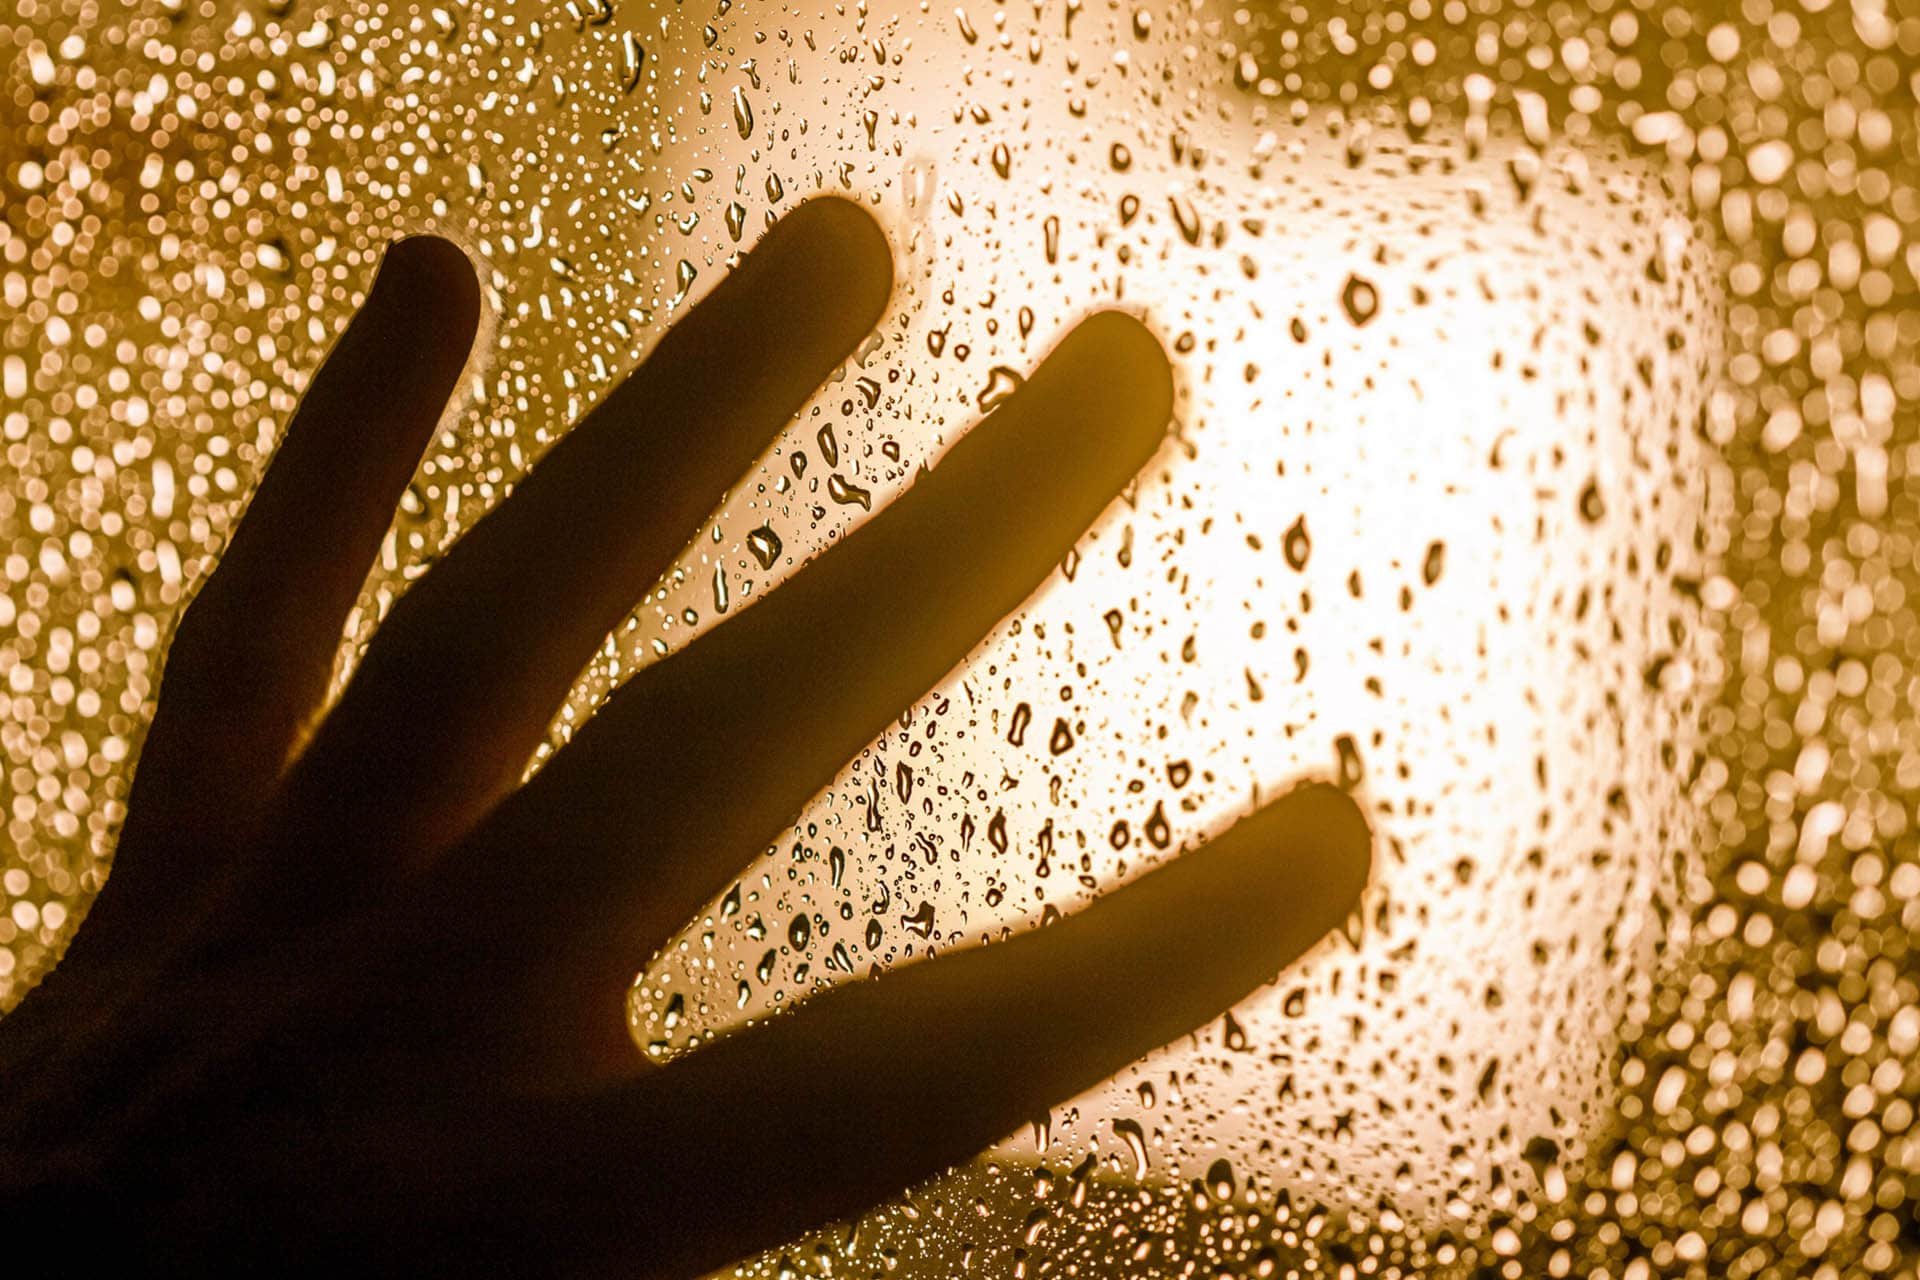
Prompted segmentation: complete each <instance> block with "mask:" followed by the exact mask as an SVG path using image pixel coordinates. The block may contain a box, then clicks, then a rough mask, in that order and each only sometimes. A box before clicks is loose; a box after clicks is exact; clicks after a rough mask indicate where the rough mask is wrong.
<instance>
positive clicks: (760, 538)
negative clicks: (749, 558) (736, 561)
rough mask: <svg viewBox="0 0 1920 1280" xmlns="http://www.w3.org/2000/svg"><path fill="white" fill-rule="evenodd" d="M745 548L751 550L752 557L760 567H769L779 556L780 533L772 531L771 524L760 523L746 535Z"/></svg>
mask: <svg viewBox="0 0 1920 1280" xmlns="http://www.w3.org/2000/svg"><path fill="white" fill-rule="evenodd" d="M747 550H749V551H751V552H753V558H754V560H755V561H757V562H758V563H759V565H760V567H761V568H762V569H771V568H773V566H774V562H775V561H777V560H778V559H779V558H780V535H779V534H777V533H775V532H774V531H773V526H772V525H765V524H763V525H761V526H760V527H759V528H758V529H755V530H754V531H753V532H752V533H749V534H748V535H747Z"/></svg>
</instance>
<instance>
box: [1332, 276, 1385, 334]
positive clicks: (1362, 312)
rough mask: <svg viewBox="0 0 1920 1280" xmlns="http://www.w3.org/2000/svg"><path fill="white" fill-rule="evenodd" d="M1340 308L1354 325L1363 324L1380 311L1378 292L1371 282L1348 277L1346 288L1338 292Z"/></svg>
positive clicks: (1356, 277)
mask: <svg viewBox="0 0 1920 1280" xmlns="http://www.w3.org/2000/svg"><path fill="white" fill-rule="evenodd" d="M1340 308H1341V310H1343V311H1345V312H1346V313H1347V319H1349V320H1351V321H1353V322H1354V324H1356V325H1362V324H1365V323H1366V322H1367V321H1369V320H1371V319H1373V317H1374V313H1375V312H1377V311H1379V309H1380V292H1379V290H1377V289H1375V288H1374V287H1373V284H1372V282H1370V281H1367V280H1362V279H1361V278H1360V277H1359V276H1348V277H1347V283H1346V286H1345V287H1344V288H1342V289H1341V290H1340Z"/></svg>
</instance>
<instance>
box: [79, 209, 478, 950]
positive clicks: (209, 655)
mask: <svg viewBox="0 0 1920 1280" xmlns="http://www.w3.org/2000/svg"><path fill="white" fill-rule="evenodd" d="M479 316H480V293H479V286H478V282H477V281H476V280H475V278H474V274H473V269H472V267H471V266H470V265H469V264H468V262H467V260H466V258H465V256H464V255H462V254H461V252H460V250H459V249H458V248H456V247H455V246H454V245H452V244H450V243H448V242H447V241H445V240H441V239H437V238H434V237H431V236H416V237H412V238H409V239H406V240H402V241H400V242H398V243H397V244H395V245H394V246H393V247H391V248H390V249H388V250H387V253H386V255H385V257H384V258H383V259H382V260H381V265H380V269H379V273H378V275H377V276H376V277H375V279H374V282H373V286H372V288H371V290H370V291H369V293H368V295H367V301H366V304H365V305H364V306H363V307H362V308H361V309H360V311H359V313H358V314H357V315H356V316H355V317H354V319H353V321H352V323H351V324H349V325H348V327H347V331H346V332H345V333H344V334H343V335H342V336H341V338H340V341H339V342H338V343H337V344H336V345H335V347H334V349H333V351H332V352H331V353H330V354H329V355H328V356H327V359H326V362H325V364H324V365H323V366H322V367H321V369H320V371H319V373H318V374H316V375H315V376H314V379H313V383H312V385H311V387H310V388H309V389H308V391H307V394H306V395H305V396H304V397H303V398H302V400H301V402H300V407H299V409H298V411H297V412H296V413H295V414H294V417H293V421H292V422H291V424H289V426H288V427H287V431H286V434H285V437H284V438H283V440H282V441H281V444H280V446H279V448H278V449H277V450H276V452H275V454H274V457H273V462H272V465H271V466H270V467H269V468H268V471H267V474H266V476H265V478H264V479H263V480H262V481H261V483H260V486H259V489H258V491H257V492H256V493H255V494H254V496H253V499H252V501H251V502H250V503H249V504H248V507H247V511H246V516H245V518H244V519H243V520H242V521H241V522H240V525H239V528H238V529H237V530H236V531H235V532H234V535H233V538H232V540H231V542H230V543H229V545H228V547H227V549H226V551H225V553H224V554H223V555H222V556H221V558H220V563H219V567H218V568H217V569H215V571H214V572H213V574H212V576H211V577H209V578H208V580H207V582H206V585H205V586H204V587H202V588H201V590H200V592H199V594H198V595H197V596H196V597H195V599H194V601H193V604H192V605H191V607H190V608H189V609H188V610H187V612H186V615H185V617H184V618H183V619H182V621H181V623H180V626H179V628H178V630H177V632H176V633H175V635H174V637H173V640H172V643H171V646H170V648H169V651H168V654H167V660H166V669H165V679H164V681H163V683H162V686H161V696H160V704H159V709H158V711H157V713H156V715H155V717H154V722H153V726H152V728H151V730H150V732H149V733H148V735H147V739H146V743H145V745H144V747H143V749H142V751H141V755H140V767H139V771H138V774H137V775H136V778H135V783H134V789H133V794H132V797H131V798H130V801H129V805H128V821H127V830H126V831H125V832H124V833H123V835H122V839H121V847H122V849H123V850H136V851H138V852H139V856H138V857H126V856H124V855H123V857H122V858H121V860H120V861H118V862H116V864H115V868H114V879H115V881H116V882H117V886H116V891H115V892H114V893H112V894H109V895H106V897H105V898H103V900H102V906H103V907H105V908H106V910H105V911H104V912H103V913H102V914H103V915H105V916H110V915H111V914H112V911H113V908H112V907H111V906H110V905H108V902H107V899H120V898H124V897H126V896H127V895H128V893H129V891H130V890H129V885H130V884H131V882H132V881H134V880H136V879H137V880H141V881H143V882H144V881H152V882H155V883H156V884H158V885H164V886H166V891H167V892H171V893H180V894H184V893H186V892H188V891H189V890H190V889H191V887H192V886H193V884H195V883H197V880H198V875H199V873H200V872H202V871H204V868H198V867H196V866H195V865H189V864H197V863H199V862H200V861H201V859H200V857H199V855H200V854H201V853H202V852H203V851H204V849H205V848H206V847H207V846H208V843H209V837H210V836H215V835H217V834H218V833H220V832H223V831H227V830H230V829H231V828H232V827H233V826H234V825H235V824H237V823H241V822H244V820H245V818H246V816H247V815H248V814H249V813H250V812H251V811H252V810H253V808H254V806H255V804H256V803H257V801H258V799H259V797H261V796H263V795H264V794H266V793H267V792H268V791H269V790H270V788H271V784H272V780H273V779H274V777H275V776H276V775H277V774H278V773H279V771H280V769H281V767H282V765H283V764H284V763H285V761H286V759H287V756H288V753H289V752H290V751H291V749H292V748H293V746H294V745H295V743H296V740H297V738H298V736H299V735H300V734H301V732H302V731H303V730H304V728H305V726H306V724H307V722H308V720H309V718H310V717H311V716H312V715H313V714H314V713H315V711H316V710H317V709H318V708H319V706H320V704H321V702H322V701H323V699H324V698H325V696H326V690H327V684H328V681H329V679H330V677H331V674H332V670H333V662H334V658H335V655H336V654H337V652H338V650H339V647H340V639H341V634H342V631H343V629H344V626H345V621H346V616H347V614H348V612H349V611H350V610H351V608H352V607H353V602H354V599H355V597H356V596H357V595H358V593H359V591H360V588H361V586H362V585H363V583H364V582H365V580H366V575H367V570H368V568H369V567H370V566H371V565H372V563H373V558H374V556H375V554H376V553H377V551H378V549H379V545H380V540H381V538H382V537H383V536H384V535H385V533H386V531H387V528H388V526H389V524H390V522H391V521H392V518H393V510H394V506H395V504H396V503H397V502H398V501H399V499H400V495H401V493H402V491H403V490H404V489H405V487H406V485H407V482H408V480H409V479H410V478H411V477H412V475H413V473H414V469H415V467H416V466H418V464H419V460H420V454H421V452H422V451H423V450H424V448H425V447H426V443H427V441H428V439H429V438H430V437H431V435H432V433H433V430H434V427H435V425H436V424H437V423H438V421H439V419H440V416H441V413H442V412H443V410H444V409H445V407H446V402H447V398H448V396H449V395H451V393H452V391H453V389H454V386H455V385H456V383H457V382H458V380H459V376H460V372H461V369H462V367H463V366H464V365H465V362H466V359H467V355H468V352H469V350H470V349H471V347H472V344H473V337H474V332H475V327H476V325H477V324H478V323H479ZM149 832H151V833H152V834H153V835H154V836H155V837H159V838H153V839H149V838H147V836H148V833H149ZM165 848H178V849H182V850H183V854H182V859H181V862H180V864H179V865H170V864H168V859H167V857H166V855H165V854H164V853H162V852H160V850H163V849H165ZM141 910H142V912H143V913H145V914H147V915H163V914H165V912H164V911H163V910H162V904H160V903H157V902H152V901H147V902H143V903H142V905H141ZM89 927H90V929H97V928H98V927H99V926H97V925H90V926H89Z"/></svg>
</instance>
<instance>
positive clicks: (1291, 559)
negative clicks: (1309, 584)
mask: <svg viewBox="0 0 1920 1280" xmlns="http://www.w3.org/2000/svg"><path fill="white" fill-rule="evenodd" d="M1280 546H1281V550H1282V551H1283V552H1285V554H1286V557H1287V564H1288V565H1290V566H1291V567H1292V568H1294V569H1295V570H1302V569H1305V568H1306V567H1307V557H1308V556H1310V555H1312V554H1313V538H1312V537H1311V536H1309V535H1308V533H1307V518H1306V516H1304V515H1303V516H1301V517H1300V518H1299V519H1298V520H1295V521H1294V522H1293V524H1292V525H1290V526H1289V527H1288V529H1287V532H1286V535H1285V537H1283V538H1282V539H1281V542H1280Z"/></svg>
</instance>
